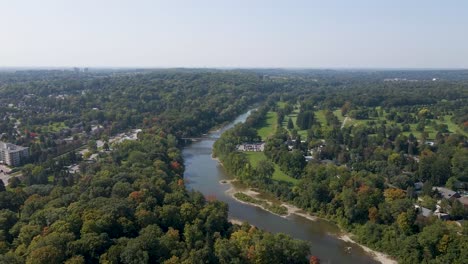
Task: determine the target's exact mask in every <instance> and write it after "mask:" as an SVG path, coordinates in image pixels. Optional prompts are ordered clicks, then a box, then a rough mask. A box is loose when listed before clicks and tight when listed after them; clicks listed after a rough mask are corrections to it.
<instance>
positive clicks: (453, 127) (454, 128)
mask: <svg viewBox="0 0 468 264" xmlns="http://www.w3.org/2000/svg"><path fill="white" fill-rule="evenodd" d="M451 118H452V116H451V115H445V116H444V122H442V123H445V124H447V126H448V129H449V131H450V132H452V133H457V134H460V135H464V136H468V133H466V132H465V131H463V130H462V129H461V128H460V127H459V126H457V124H455V123H453V122H452V120H450V119H451Z"/></svg>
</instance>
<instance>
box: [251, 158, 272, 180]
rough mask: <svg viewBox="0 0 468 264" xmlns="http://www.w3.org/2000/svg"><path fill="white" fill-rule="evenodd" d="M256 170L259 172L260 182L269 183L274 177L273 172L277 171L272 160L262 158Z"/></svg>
mask: <svg viewBox="0 0 468 264" xmlns="http://www.w3.org/2000/svg"><path fill="white" fill-rule="evenodd" d="M255 172H256V173H257V176H258V178H259V180H260V182H263V183H268V182H270V181H271V178H272V177H273V173H274V172H275V166H274V164H273V163H272V162H271V161H268V160H261V161H259V162H258V163H257V166H256V167H255Z"/></svg>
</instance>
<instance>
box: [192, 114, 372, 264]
mask: <svg viewBox="0 0 468 264" xmlns="http://www.w3.org/2000/svg"><path fill="white" fill-rule="evenodd" d="M249 114H250V112H247V113H245V114H243V115H240V116H239V117H238V118H237V119H236V120H235V121H233V122H232V123H230V124H228V125H226V126H224V127H222V128H221V129H219V130H217V131H214V132H211V133H209V134H208V135H206V136H205V137H203V138H202V139H201V140H199V141H197V142H195V143H193V144H190V145H188V146H187V147H185V148H184V150H183V157H184V159H185V174H184V177H185V179H186V180H187V187H188V189H193V190H197V191H200V192H201V193H203V194H204V195H205V196H214V197H216V198H217V199H218V200H221V201H223V202H225V203H227V204H228V205H229V218H231V219H236V220H241V221H247V222H249V223H250V224H252V225H254V226H256V227H258V228H261V229H263V230H266V231H269V232H273V233H278V232H281V233H285V234H288V235H290V236H292V237H294V238H297V239H302V240H306V241H308V242H310V245H311V254H312V255H315V256H318V257H319V258H320V260H321V263H322V264H324V263H330V264H334V263H379V262H377V261H375V260H374V259H373V258H372V257H371V256H370V255H369V254H368V253H366V252H365V251H364V250H363V249H362V248H361V247H360V246H358V245H356V244H353V243H349V242H345V241H343V240H340V239H338V238H337V234H338V233H339V228H338V227H337V226H336V225H335V224H333V223H330V222H328V221H325V220H316V221H311V220H309V219H306V218H304V217H301V216H298V215H290V216H288V217H286V218H285V217H281V216H278V215H275V214H272V213H270V212H268V211H265V210H263V209H261V208H258V207H255V206H251V205H248V204H244V203H240V202H238V201H237V200H235V199H234V198H232V197H231V195H229V194H227V193H226V191H227V190H228V189H230V188H231V185H230V184H222V183H220V182H221V181H222V180H229V179H231V177H230V176H229V175H228V174H227V173H226V172H225V171H224V170H223V167H222V166H221V164H220V163H219V162H218V161H217V160H215V159H213V158H212V157H211V152H212V147H213V143H214V142H215V141H216V139H218V138H219V136H220V135H221V134H222V133H223V132H224V131H226V130H227V129H230V128H232V127H233V126H234V125H235V124H237V123H239V122H244V121H245V119H246V118H247V117H248V115H249Z"/></svg>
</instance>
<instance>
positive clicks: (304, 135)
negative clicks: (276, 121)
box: [281, 105, 307, 139]
mask: <svg viewBox="0 0 468 264" xmlns="http://www.w3.org/2000/svg"><path fill="white" fill-rule="evenodd" d="M296 107H297V109H294V111H293V112H292V113H291V114H289V115H287V116H286V117H285V118H284V121H283V123H282V124H281V126H282V127H283V128H284V129H286V130H289V129H288V121H289V119H292V122H293V124H294V128H296V129H298V127H297V126H296V120H297V114H298V113H299V107H300V106H299V105H296ZM297 134H299V135H300V136H301V138H302V139H306V138H307V130H297Z"/></svg>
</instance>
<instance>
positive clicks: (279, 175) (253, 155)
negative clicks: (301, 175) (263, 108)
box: [245, 152, 299, 184]
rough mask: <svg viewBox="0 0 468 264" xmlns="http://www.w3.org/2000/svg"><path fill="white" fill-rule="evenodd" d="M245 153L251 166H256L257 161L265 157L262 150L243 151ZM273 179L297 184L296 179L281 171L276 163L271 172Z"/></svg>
mask: <svg viewBox="0 0 468 264" xmlns="http://www.w3.org/2000/svg"><path fill="white" fill-rule="evenodd" d="M245 154H246V155H247V158H248V159H249V161H250V164H252V166H254V167H255V166H257V164H258V162H259V161H261V160H266V159H267V158H266V156H265V154H264V153H263V152H245ZM273 180H275V181H285V182H290V183H292V184H297V183H298V182H299V181H298V180H297V179H294V178H292V177H289V176H288V175H286V174H285V173H284V172H283V171H281V169H280V167H279V166H278V164H275V172H274V173H273Z"/></svg>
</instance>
